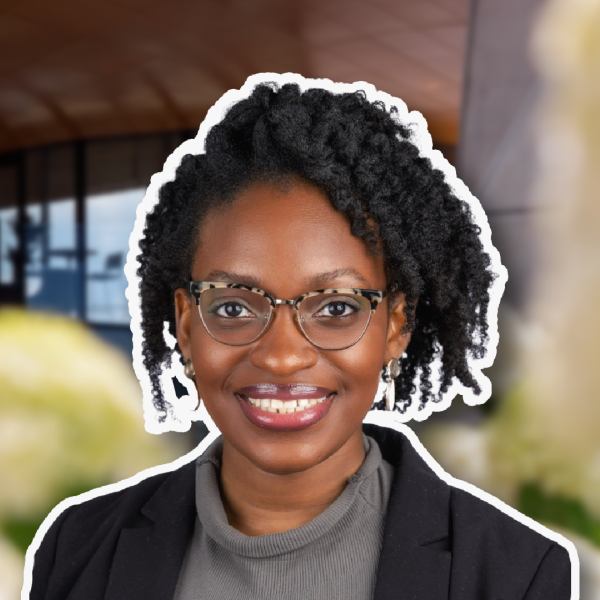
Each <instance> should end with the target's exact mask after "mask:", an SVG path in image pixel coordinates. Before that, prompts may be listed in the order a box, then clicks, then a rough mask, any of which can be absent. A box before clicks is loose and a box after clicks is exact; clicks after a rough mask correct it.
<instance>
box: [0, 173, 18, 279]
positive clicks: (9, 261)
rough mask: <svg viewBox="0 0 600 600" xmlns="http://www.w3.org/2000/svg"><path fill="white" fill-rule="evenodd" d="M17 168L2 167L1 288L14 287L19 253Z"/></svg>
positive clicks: (0, 208) (0, 174) (0, 211)
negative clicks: (17, 254)
mask: <svg viewBox="0 0 600 600" xmlns="http://www.w3.org/2000/svg"><path fill="white" fill-rule="evenodd" d="M17 221H18V208H17V167H16V166H15V165H13V164H9V165H1V166H0V286H2V287H8V286H11V285H14V284H15V283H16V279H17V273H16V253H17V251H18V246H19V241H18V223H17Z"/></svg>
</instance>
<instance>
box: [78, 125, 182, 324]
mask: <svg viewBox="0 0 600 600" xmlns="http://www.w3.org/2000/svg"><path fill="white" fill-rule="evenodd" d="M180 141H181V140H180V136H179V135H177V136H173V135H169V134H167V135H146V136H139V137H135V138H123V139H116V140H98V141H95V142H90V143H89V144H88V145H87V152H86V174H87V177H86V192H87V193H86V199H85V215H86V216H85V222H86V229H85V239H86V288H85V289H86V292H85V297H86V319H87V320H88V321H89V322H91V323H94V324H114V325H128V324H129V321H130V316H129V309H128V306H127V299H126V298H125V289H126V287H127V279H126V278H125V273H124V271H123V267H124V266H125V261H126V259H127V253H128V251H129V236H130V235H131V231H132V230H133V225H134V222H135V213H136V209H137V206H138V204H139V203H140V202H141V201H142V200H143V198H144V194H145V193H146V187H147V186H148V184H149V183H150V178H151V176H152V175H153V174H154V173H157V172H158V171H161V170H162V167H163V163H164V161H165V159H166V157H167V156H168V155H169V153H170V152H172V151H173V149H174V148H175V147H176V146H177V145H178V144H179V143H180Z"/></svg>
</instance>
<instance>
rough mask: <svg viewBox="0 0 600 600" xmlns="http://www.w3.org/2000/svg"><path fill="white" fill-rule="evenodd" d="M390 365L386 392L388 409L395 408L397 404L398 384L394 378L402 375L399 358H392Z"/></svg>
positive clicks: (386, 406)
mask: <svg viewBox="0 0 600 600" xmlns="http://www.w3.org/2000/svg"><path fill="white" fill-rule="evenodd" d="M387 367H388V384H387V391H386V393H385V408H386V410H394V406H395V404H396V384H395V382H394V380H395V379H396V377H398V375H400V371H401V369H400V363H399V362H398V359H397V358H392V360H390V362H389V363H388V365H387Z"/></svg>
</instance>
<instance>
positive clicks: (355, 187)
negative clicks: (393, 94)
mask: <svg viewBox="0 0 600 600" xmlns="http://www.w3.org/2000/svg"><path fill="white" fill-rule="evenodd" d="M397 112H398V111H397V109H396V108H394V107H392V108H391V109H389V110H388V109H386V107H385V105H384V104H383V102H379V101H375V102H370V101H369V100H368V99H367V97H366V94H365V93H364V92H362V91H356V92H354V93H341V94H334V93H332V92H330V91H327V90H324V89H320V88H312V89H307V90H305V91H304V92H303V91H301V89H300V88H299V86H298V85H296V84H285V85H283V86H278V85H277V84H275V83H264V84H260V85H257V86H256V87H255V88H254V90H253V92H252V93H251V95H250V96H249V97H248V98H246V99H243V100H240V101H239V102H237V103H236V104H234V105H233V106H231V107H230V108H229V110H228V111H227V113H226V115H225V117H224V118H223V120H222V121H221V122H219V123H218V124H216V125H214V126H213V127H212V129H211V130H210V131H209V133H208V135H207V137H206V143H205V149H206V151H205V154H199V155H191V154H188V155H186V156H184V157H183V159H182V161H181V164H180V166H179V167H178V169H177V172H176V176H175V179H174V180H173V181H169V182H167V183H164V185H163V186H162V187H161V189H160V192H159V201H158V203H157V204H156V205H155V207H154V208H153V210H152V211H151V212H149V214H148V215H147V220H146V226H145V229H144V234H143V238H142V239H141V241H140V249H141V253H140V255H139V256H138V261H139V268H138V271H137V272H138V275H139V277H140V293H141V307H142V323H141V326H142V335H143V347H142V352H143V357H144V365H145V367H146V369H147V370H148V373H149V376H150V381H151V384H152V392H153V402H154V405H155V407H156V409H157V410H158V411H159V414H160V417H159V418H160V419H161V420H162V421H164V420H165V418H166V415H167V412H168V411H167V406H166V402H165V398H164V394H163V390H162V387H161V379H160V377H161V372H162V369H163V368H164V366H165V365H166V366H170V364H171V357H172V354H173V350H172V349H171V348H170V347H169V346H168V345H167V343H166V341H165V338H164V334H163V331H164V324H165V322H166V323H168V327H169V331H170V332H171V334H172V335H173V336H174V335H175V314H174V303H173V294H174V292H175V290H176V289H177V288H178V287H181V286H182V282H185V281H188V280H189V279H190V278H191V264H192V260H193V256H194V254H195V251H196V248H197V247H198V243H199V239H198V236H199V230H200V227H199V224H200V223H201V222H202V219H203V218H204V216H205V215H206V214H207V212H208V211H210V210H211V209H213V208H215V207H218V206H221V205H223V204H226V203H230V202H232V201H234V200H235V198H236V195H237V194H238V193H239V192H240V191H241V190H242V189H244V188H245V187H246V186H248V185H249V184H250V183H252V182H254V181H258V180H266V181H274V180H278V179H281V178H286V177H299V178H302V179H304V180H306V181H308V182H310V183H312V184H313V185H315V186H317V187H318V188H320V189H321V190H323V191H324V192H325V193H326V194H327V196H328V198H329V199H330V201H331V203H332V205H333V206H334V207H335V208H336V209H337V210H339V211H340V212H341V213H343V214H344V215H345V216H346V217H347V218H348V220H349V222H350V224H351V231H352V233H353V234H354V235H356V236H358V237H360V238H362V239H364V240H365V242H366V243H367V244H368V246H369V248H371V249H372V251H373V252H381V253H383V257H384V263H385V267H386V275H387V278H388V284H389V285H392V284H397V286H398V288H399V289H400V290H401V291H402V292H403V293H404V294H405V297H406V308H405V314H406V329H407V331H411V332H412V339H411V342H410V344H409V346H408V349H407V351H406V353H405V355H404V356H403V357H402V358H401V367H402V372H401V375H400V377H399V378H398V379H397V380H396V400H397V401H398V402H399V404H398V405H397V406H396V409H397V410H400V411H402V412H404V411H405V410H406V408H407V407H408V406H410V404H411V396H412V395H413V393H414V392H415V391H416V386H417V384H418V387H419V389H420V402H421V404H420V406H419V408H422V407H423V406H424V405H425V403H427V402H428V401H438V400H439V399H441V397H442V395H443V394H444V393H445V392H446V391H447V390H448V388H449V386H450V385H451V383H452V381H453V380H454V378H456V379H457V380H458V381H459V382H460V383H461V384H462V385H463V386H465V387H468V388H470V389H471V390H472V391H473V392H474V393H475V394H479V393H480V391H481V390H480V388H479V385H478V383H477V381H476V379H475V377H474V376H473V374H472V373H471V370H470V367H469V364H468V358H469V357H475V358H481V357H482V356H484V355H485V352H486V344H487V342H488V331H487V328H488V324H487V312H488V306H489V290H490V287H491V284H492V281H493V280H494V278H495V274H494V273H493V271H492V270H491V268H490V264H491V260H490V257H489V255H488V254H487V253H486V252H485V251H484V248H483V245H482V243H481V240H480V229H479V227H478V226H477V224H476V223H475V221H474V219H473V216H472V214H471V211H470V208H469V205H468V204H467V203H466V202H465V201H463V200H461V199H459V198H458V197H457V196H456V195H455V194H454V193H453V191H452V189H451V188H450V186H449V185H448V183H447V182H446V180H445V175H444V173H443V172H442V171H440V170H439V169H435V168H434V167H433V166H432V163H431V161H430V160H429V159H428V158H426V157H424V156H421V155H420V154H419V150H418V148H417V146H416V145H415V143H413V141H411V138H413V136H414V131H413V129H412V128H411V126H410V125H406V124H402V123H400V121H399V119H398V117H397ZM175 349H176V351H177V352H178V353H179V356H180V360H182V359H181V352H180V351H179V348H178V347H177V346H175ZM436 356H439V357H440V359H441V373H440V388H439V392H437V393H434V391H433V386H432V383H431V363H432V360H433V359H434V357H436ZM385 377H386V373H385V369H384V379H385ZM383 407H384V403H383V401H379V402H376V403H375V404H374V408H378V409H382V408H383Z"/></svg>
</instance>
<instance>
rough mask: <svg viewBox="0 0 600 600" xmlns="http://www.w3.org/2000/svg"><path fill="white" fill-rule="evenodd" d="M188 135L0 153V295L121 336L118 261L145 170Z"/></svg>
mask: <svg viewBox="0 0 600 600" xmlns="http://www.w3.org/2000/svg"><path fill="white" fill-rule="evenodd" d="M193 135H195V132H192V131H186V132H180V131H178V132H170V133H161V134H151V135H139V136H130V137H121V138H110V139H108V138H107V139H100V140H91V141H85V142H77V143H65V144H56V145H53V146H46V147H41V148H34V149H29V150H23V151H18V152H14V153H11V154H5V155H2V156H0V303H4V302H13V303H17V304H19V303H23V302H24V303H25V305H26V306H27V307H29V308H33V309H38V310H50V311H55V312H60V313H62V314H66V315H69V316H72V317H75V318H79V319H82V320H83V321H86V322H88V323H89V324H90V325H91V326H92V327H93V328H94V329H95V330H97V331H100V332H101V333H102V335H105V334H106V335H107V336H109V337H110V336H113V337H114V336H115V335H117V334H119V335H120V334H121V333H123V332H125V333H124V335H122V336H121V337H123V339H125V338H128V339H129V338H130V333H129V328H128V325H129V321H130V317H129V310H128V306H127V299H126V298H125V289H126V287H127V280H126V278H125V274H124V272H123V268H124V266H125V261H126V260H127V253H128V252H129V236H130V235H131V232H132V230H133V225H134V222H135V216H136V209H137V207H138V205H139V203H140V202H141V201H142V199H143V197H144V194H145V190H146V188H147V186H148V184H149V183H150V178H151V176H152V175H153V174H154V173H157V172H159V171H161V170H162V167H163V164H164V162H165V160H166V158H167V157H168V156H169V154H170V153H171V152H173V150H175V148H177V147H178V146H179V145H180V144H181V143H182V142H183V141H184V140H185V139H188V138H189V137H193ZM107 332H108V333H107ZM109 334H110V335H109ZM111 339H112V338H111ZM115 343H117V344H121V345H123V346H127V345H128V344H130V339H129V342H127V340H125V342H123V341H122V340H121V342H115Z"/></svg>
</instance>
